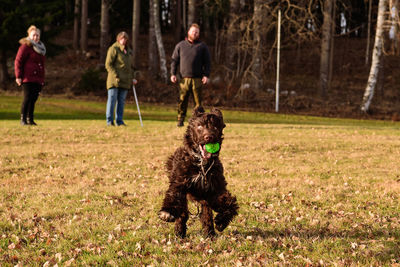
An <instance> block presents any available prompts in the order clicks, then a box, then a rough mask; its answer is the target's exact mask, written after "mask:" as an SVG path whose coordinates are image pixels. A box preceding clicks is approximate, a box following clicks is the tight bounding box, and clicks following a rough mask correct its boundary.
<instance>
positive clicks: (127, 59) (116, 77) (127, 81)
mask: <svg viewBox="0 0 400 267" xmlns="http://www.w3.org/2000/svg"><path fill="white" fill-rule="evenodd" d="M126 50H127V53H126V54H125V53H124V50H123V46H122V45H121V44H120V43H118V42H115V43H114V44H113V45H111V46H110V48H108V51H107V58H106V69H107V72H108V75H107V89H110V88H123V89H129V88H131V86H132V79H133V70H132V64H131V56H132V51H131V50H130V49H129V48H128V47H126Z"/></svg>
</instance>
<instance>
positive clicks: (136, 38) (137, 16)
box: [132, 0, 140, 69]
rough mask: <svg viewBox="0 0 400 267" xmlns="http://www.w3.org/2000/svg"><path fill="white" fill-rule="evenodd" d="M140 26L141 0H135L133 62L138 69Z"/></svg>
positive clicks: (133, 12) (133, 11)
mask: <svg viewBox="0 0 400 267" xmlns="http://www.w3.org/2000/svg"><path fill="white" fill-rule="evenodd" d="M139 26H140V0H133V10H132V50H133V51H132V64H133V67H134V68H135V69H136V68H137V65H138V59H137V58H138V48H139V44H138V42H139Z"/></svg>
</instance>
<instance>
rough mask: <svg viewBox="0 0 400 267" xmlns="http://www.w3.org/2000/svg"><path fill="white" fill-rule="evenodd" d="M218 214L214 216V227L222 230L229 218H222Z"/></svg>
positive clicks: (227, 223)
mask: <svg viewBox="0 0 400 267" xmlns="http://www.w3.org/2000/svg"><path fill="white" fill-rule="evenodd" d="M219 215H220V214H218V215H217V216H216V217H215V228H216V229H217V230H218V231H219V232H222V231H223V230H224V229H225V228H226V227H227V226H228V225H229V223H230V220H227V219H226V218H223V217H222V216H219Z"/></svg>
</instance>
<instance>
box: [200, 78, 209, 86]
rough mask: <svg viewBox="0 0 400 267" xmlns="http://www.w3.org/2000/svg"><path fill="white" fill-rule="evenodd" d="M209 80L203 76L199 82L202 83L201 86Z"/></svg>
mask: <svg viewBox="0 0 400 267" xmlns="http://www.w3.org/2000/svg"><path fill="white" fill-rule="evenodd" d="M209 80H210V79H208V77H206V76H204V77H203V78H202V79H201V82H202V83H203V84H207V83H208V81H209Z"/></svg>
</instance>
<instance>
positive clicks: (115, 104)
mask: <svg viewBox="0 0 400 267" xmlns="http://www.w3.org/2000/svg"><path fill="white" fill-rule="evenodd" d="M128 39H129V36H128V34H127V33H126V32H120V33H119V34H118V35H117V41H116V42H115V43H114V44H113V45H111V46H110V47H109V48H108V51H107V58H106V63H105V67H106V69H107V72H108V75H107V94H108V99H107V110H106V119H107V125H108V126H114V125H115V124H114V110H115V109H116V112H115V113H116V114H115V115H116V116H115V121H116V123H117V125H118V126H121V125H122V126H126V124H125V123H124V120H123V116H124V105H125V99H126V95H127V94H128V90H129V88H130V87H131V85H132V84H136V83H137V81H136V80H135V79H133V70H132V64H131V57H132V52H131V50H130V49H129V48H128V46H127V43H128Z"/></svg>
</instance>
